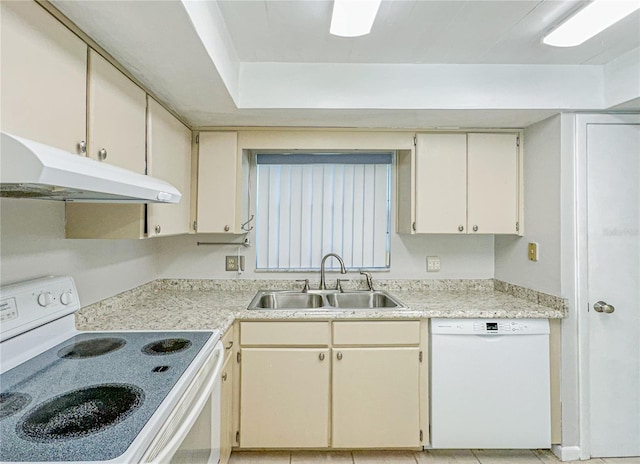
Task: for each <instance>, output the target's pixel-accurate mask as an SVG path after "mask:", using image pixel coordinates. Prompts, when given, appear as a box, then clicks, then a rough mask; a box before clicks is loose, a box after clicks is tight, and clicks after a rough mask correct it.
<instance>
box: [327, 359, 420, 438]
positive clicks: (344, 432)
mask: <svg viewBox="0 0 640 464" xmlns="http://www.w3.org/2000/svg"><path fill="white" fill-rule="evenodd" d="M419 355H420V349H419V348H418V347H407V348H334V349H333V381H332V393H333V404H332V440H331V442H332V447H333V448H412V447H417V446H420V421H419V402H418V399H419V370H420V361H419Z"/></svg>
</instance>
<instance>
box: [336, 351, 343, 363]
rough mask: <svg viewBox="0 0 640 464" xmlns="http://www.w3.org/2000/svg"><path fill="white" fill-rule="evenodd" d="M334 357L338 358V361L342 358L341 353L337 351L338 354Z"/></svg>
mask: <svg viewBox="0 0 640 464" xmlns="http://www.w3.org/2000/svg"><path fill="white" fill-rule="evenodd" d="M336 358H338V361H340V360H341V359H342V353H341V352H339V351H338V355H337V356H336Z"/></svg>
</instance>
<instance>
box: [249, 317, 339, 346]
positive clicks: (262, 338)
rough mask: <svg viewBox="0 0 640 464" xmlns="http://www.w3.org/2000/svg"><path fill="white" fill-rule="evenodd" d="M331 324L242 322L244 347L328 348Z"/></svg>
mask: <svg viewBox="0 0 640 464" xmlns="http://www.w3.org/2000/svg"><path fill="white" fill-rule="evenodd" d="M329 341H330V331H329V322H241V323H240V343H241V344H242V345H263V346H265V345H266V346H269V345H289V346H291V345H295V346H328V345H329Z"/></svg>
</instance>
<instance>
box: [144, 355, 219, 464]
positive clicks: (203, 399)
mask: <svg viewBox="0 0 640 464" xmlns="http://www.w3.org/2000/svg"><path fill="white" fill-rule="evenodd" d="M216 353H217V354H218V357H217V361H216V366H215V368H213V369H212V370H211V372H212V373H211V377H210V378H209V379H208V380H207V381H206V382H207V384H206V387H204V388H203V389H198V390H199V391H198V397H197V399H196V401H195V402H193V403H192V404H191V405H190V408H189V409H190V411H189V412H188V414H187V415H186V416H184V417H182V418H181V419H180V421H181V423H180V425H179V426H178V428H177V429H176V430H175V431H173V432H172V437H171V439H170V440H169V441H168V442H167V444H166V445H164V446H163V447H162V448H161V449H160V450H159V451H158V452H157V453H154V454H155V456H153V455H152V456H151V459H149V458H148V457H147V458H146V459H145V458H143V460H142V462H146V463H154V464H163V463H168V462H169V461H170V460H171V458H173V456H174V454H175V453H176V451H177V450H178V448H179V447H180V445H181V444H182V442H183V441H184V439H185V437H186V436H187V434H188V433H189V431H190V430H191V427H193V424H194V423H195V422H196V420H197V419H198V417H199V416H200V413H201V412H202V410H203V409H204V406H205V405H206V404H207V401H209V398H210V397H211V394H212V393H213V390H214V388H215V386H216V383H217V382H219V381H220V371H221V370H222V363H223V361H224V347H223V346H222V343H220V342H218V343H217V344H216V346H215V348H214V349H213V351H212V353H211V355H210V356H215V355H216ZM204 368H205V369H206V365H205V366H204ZM196 377H197V376H196ZM194 380H195V379H194ZM192 385H193V384H192ZM192 389H193V388H190V389H189V390H188V391H187V392H186V393H185V397H188V396H190V394H191V392H192ZM179 407H180V405H177V406H176V409H177V408H179ZM171 420H172V417H170V418H169V421H171ZM161 433H162V432H161Z"/></svg>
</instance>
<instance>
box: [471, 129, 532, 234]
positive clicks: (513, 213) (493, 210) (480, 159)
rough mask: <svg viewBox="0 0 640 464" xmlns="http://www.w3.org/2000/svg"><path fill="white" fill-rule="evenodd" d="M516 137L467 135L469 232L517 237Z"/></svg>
mask: <svg viewBox="0 0 640 464" xmlns="http://www.w3.org/2000/svg"><path fill="white" fill-rule="evenodd" d="M517 138H518V136H517V134H468V157H467V158H468V177H469V178H468V208H469V210H468V221H467V223H468V227H469V229H470V230H469V233H471V234H472V233H479V234H515V233H517V229H516V223H517V222H518V188H519V186H518V145H517Z"/></svg>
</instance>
